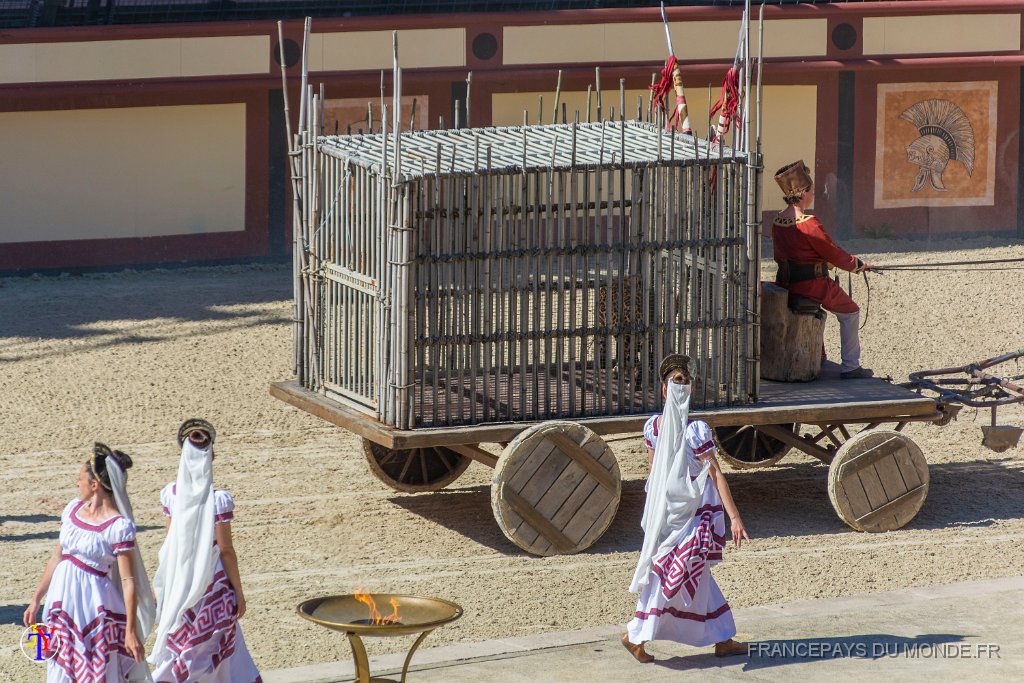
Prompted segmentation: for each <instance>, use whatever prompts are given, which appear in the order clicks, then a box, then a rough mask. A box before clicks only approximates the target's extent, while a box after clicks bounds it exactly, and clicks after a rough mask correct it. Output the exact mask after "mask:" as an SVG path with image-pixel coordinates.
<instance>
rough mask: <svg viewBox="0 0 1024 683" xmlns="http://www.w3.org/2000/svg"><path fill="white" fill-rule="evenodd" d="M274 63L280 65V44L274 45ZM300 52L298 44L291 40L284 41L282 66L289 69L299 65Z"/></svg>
mask: <svg viewBox="0 0 1024 683" xmlns="http://www.w3.org/2000/svg"><path fill="white" fill-rule="evenodd" d="M273 52H274V63H275V64H281V43H274V50H273ZM301 56H302V50H300V49H299V44H298V43H296V42H295V41H294V40H292V39H291V38H285V39H284V65H285V66H286V67H288V68H289V69H290V68H291V67H293V66H295V65H296V64H298V63H299V57H301Z"/></svg>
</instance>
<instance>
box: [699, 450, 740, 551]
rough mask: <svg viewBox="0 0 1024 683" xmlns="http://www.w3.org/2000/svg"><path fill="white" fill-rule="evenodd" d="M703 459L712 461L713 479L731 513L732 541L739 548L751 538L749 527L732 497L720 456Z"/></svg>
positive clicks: (707, 456)
mask: <svg viewBox="0 0 1024 683" xmlns="http://www.w3.org/2000/svg"><path fill="white" fill-rule="evenodd" d="M701 460H707V461H708V462H710V463H711V471H710V475H711V480H712V481H714V482H715V486H716V487H717V488H718V495H719V496H721V497H722V506H723V507H724V508H725V513H726V514H727V515H729V529H730V530H731V531H732V541H733V543H734V544H735V545H736V547H737V548H739V547H740V546H741V545H742V544H743V541H745V540H746V541H749V540H750V536H747V528H746V527H745V526H743V520H742V519H741V518H740V511H739V509H738V508H737V507H736V502H735V501H734V500H733V499H732V491H730V490H729V482H728V481H726V480H725V474H723V473H722V468H721V467H719V465H718V458H716V457H715V456H714V455H712V454H708V455H706V456H703V457H702V458H701Z"/></svg>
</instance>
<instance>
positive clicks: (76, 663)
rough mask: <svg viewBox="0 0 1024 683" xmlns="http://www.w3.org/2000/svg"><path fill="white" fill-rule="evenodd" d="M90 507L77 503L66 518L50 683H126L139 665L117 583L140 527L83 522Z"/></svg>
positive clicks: (53, 606)
mask: <svg viewBox="0 0 1024 683" xmlns="http://www.w3.org/2000/svg"><path fill="white" fill-rule="evenodd" d="M85 505H86V503H85V501H83V500H79V499H78V498H75V499H74V500H72V501H71V502H70V503H68V504H67V506H66V507H65V508H64V511H63V512H62V513H61V520H60V547H61V552H62V555H61V561H60V562H59V563H58V564H57V568H56V569H55V570H54V572H53V576H52V577H51V578H50V588H49V590H48V591H47V593H46V603H45V605H44V607H43V623H45V624H46V626H47V627H48V629H49V632H50V638H49V643H48V648H46V649H45V650H44V655H45V656H46V657H49V661H48V663H47V669H46V680H47V683H64V682H71V681H74V682H76V683H94V682H95V683H100V682H102V683H107V682H108V681H123V680H125V679H126V678H127V676H128V672H129V671H130V670H131V668H132V666H133V665H134V664H135V660H134V659H133V658H132V656H131V655H130V654H128V651H127V650H126V649H125V647H124V635H125V626H126V620H125V606H124V595H123V594H122V593H121V586H120V585H116V584H115V582H114V581H113V580H112V577H111V573H112V571H113V572H115V573H116V568H117V567H116V563H117V556H118V555H120V554H121V553H125V552H129V551H130V550H131V549H132V548H134V547H135V525H134V524H132V523H131V522H130V521H128V520H127V519H125V518H124V517H122V516H121V515H115V516H113V517H111V518H110V519H107V520H106V521H104V522H102V523H100V524H92V523H90V522H87V521H85V520H84V519H82V518H81V517H80V512H81V511H82V508H84V507H85ZM119 583H120V582H118V584H119Z"/></svg>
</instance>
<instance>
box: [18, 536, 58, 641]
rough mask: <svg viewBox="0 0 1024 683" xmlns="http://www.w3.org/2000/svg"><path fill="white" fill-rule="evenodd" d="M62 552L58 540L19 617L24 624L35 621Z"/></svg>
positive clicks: (30, 623) (27, 624) (29, 624)
mask: <svg viewBox="0 0 1024 683" xmlns="http://www.w3.org/2000/svg"><path fill="white" fill-rule="evenodd" d="M63 554H64V551H63V549H62V548H61V547H60V542H59V541H58V542H57V544H56V545H55V546H54V548H53V553H51V555H50V559H49V560H47V561H46V566H45V567H44V568H43V576H42V578H41V579H39V585H38V586H36V592H35V593H33V594H32V600H30V601H29V603H28V607H26V608H25V614H24V615H23V616H22V618H21V620H22V622H23V623H24V624H25V626H31V625H32V624H34V623H35V621H36V615H37V614H39V605H40V604H41V603H42V602H43V598H45V597H46V593H47V591H49V590H50V579H52V578H53V572H54V571H55V570H56V569H57V565H58V564H59V563H60V558H61V555H63Z"/></svg>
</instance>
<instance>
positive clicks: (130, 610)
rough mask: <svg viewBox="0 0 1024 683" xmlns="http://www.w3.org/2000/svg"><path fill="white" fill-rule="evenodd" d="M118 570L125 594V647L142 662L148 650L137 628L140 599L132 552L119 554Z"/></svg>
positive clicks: (137, 660) (122, 591)
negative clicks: (136, 592)
mask: <svg viewBox="0 0 1024 683" xmlns="http://www.w3.org/2000/svg"><path fill="white" fill-rule="evenodd" d="M117 571H118V573H119V574H120V575H121V593H123V594H124V613H125V629H124V647H125V649H126V650H128V654H130V655H131V656H132V657H134V658H135V661H136V662H141V661H142V660H143V659H144V658H145V656H146V651H145V649H144V648H143V647H142V643H140V642H139V635H138V631H137V630H136V608H137V607H138V602H139V601H138V598H137V597H136V596H135V574H134V572H135V568H134V567H132V556H131V553H120V554H119V555H118V556H117Z"/></svg>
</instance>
